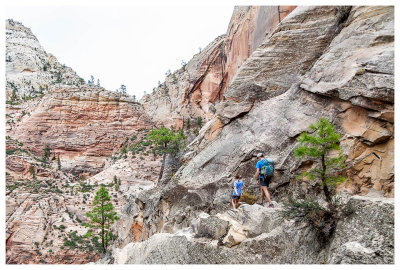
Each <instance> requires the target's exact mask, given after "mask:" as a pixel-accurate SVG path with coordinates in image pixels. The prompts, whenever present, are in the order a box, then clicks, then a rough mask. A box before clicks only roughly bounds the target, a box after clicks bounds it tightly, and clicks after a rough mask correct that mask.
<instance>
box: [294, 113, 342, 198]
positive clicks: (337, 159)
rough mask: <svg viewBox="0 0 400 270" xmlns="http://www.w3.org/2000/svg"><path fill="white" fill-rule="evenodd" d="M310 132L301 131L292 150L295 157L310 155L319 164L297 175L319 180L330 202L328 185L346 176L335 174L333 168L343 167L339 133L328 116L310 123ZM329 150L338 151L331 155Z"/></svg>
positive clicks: (334, 183) (339, 181) (332, 184)
mask: <svg viewBox="0 0 400 270" xmlns="http://www.w3.org/2000/svg"><path fill="white" fill-rule="evenodd" d="M309 128H310V130H311V132H310V133H308V132H303V133H302V134H301V135H300V136H299V138H298V139H297V140H298V142H299V143H300V145H299V146H298V147H297V148H296V149H295V150H294V154H295V156H296V157H311V158H316V159H319V160H320V164H319V166H317V167H315V168H313V169H311V170H309V171H306V172H304V173H303V174H301V175H300V176H299V177H300V178H308V179H310V180H315V179H317V180H318V181H320V183H321V185H322V187H323V191H324V195H325V198H326V200H327V202H328V203H331V202H332V196H331V194H330V193H329V189H328V186H335V185H337V184H339V183H343V182H344V181H346V177H342V176H338V175H336V174H335V169H337V168H343V167H344V156H343V154H342V152H341V147H340V137H341V136H340V134H339V133H336V132H335V126H334V125H333V124H331V123H330V122H329V119H328V118H321V119H320V120H319V121H318V122H317V123H315V124H312V125H310V127H309ZM331 150H336V151H340V154H338V155H335V156H332V155H330V152H331Z"/></svg>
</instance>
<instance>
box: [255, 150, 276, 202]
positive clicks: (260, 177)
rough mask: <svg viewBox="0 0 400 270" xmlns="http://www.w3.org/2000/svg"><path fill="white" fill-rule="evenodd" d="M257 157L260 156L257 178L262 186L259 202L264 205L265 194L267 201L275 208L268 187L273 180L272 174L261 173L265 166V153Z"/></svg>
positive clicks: (258, 156)
mask: <svg viewBox="0 0 400 270" xmlns="http://www.w3.org/2000/svg"><path fill="white" fill-rule="evenodd" d="M257 158H258V162H257V165H256V168H257V173H256V179H257V182H258V185H259V186H260V188H261V203H259V204H261V205H263V202H264V196H265V197H266V198H267V201H268V202H269V205H268V207H269V208H273V207H274V205H273V204H272V201H271V196H270V195H269V192H268V188H267V187H268V186H269V183H270V182H271V178H272V176H266V175H263V174H262V173H261V170H262V168H263V166H264V154H263V153H259V154H257Z"/></svg>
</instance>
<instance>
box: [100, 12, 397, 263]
mask: <svg viewBox="0 0 400 270" xmlns="http://www.w3.org/2000/svg"><path fill="white" fill-rule="evenodd" d="M393 22H394V9H393V7H390V6H385V7H379V6H374V7H346V6H341V7H334V6H323V7H322V6H317V7H314V6H308V7H297V8H296V9H295V10H294V11H293V12H292V13H291V14H290V15H288V16H287V17H286V18H285V19H284V20H283V21H282V22H281V23H280V24H279V25H278V26H277V28H276V29H275V30H274V31H273V32H272V33H271V34H270V35H269V36H268V37H267V38H266V39H265V40H264V41H263V42H262V44H261V45H260V46H259V47H258V48H257V49H256V50H255V51H254V52H253V53H252V54H251V55H250V57H249V58H248V59H246V60H245V61H244V63H243V64H242V65H241V66H240V68H239V69H238V71H237V73H236V75H235V76H234V79H233V81H232V83H231V84H230V86H229V88H228V89H227V91H226V92H225V94H224V99H223V100H222V101H221V102H220V103H219V104H217V105H216V106H215V110H216V112H215V114H214V115H213V116H212V118H211V119H210V121H208V122H207V124H206V125H205V126H204V127H203V128H202V129H201V130H200V134H199V136H197V138H195V139H194V141H193V142H192V143H191V144H190V145H189V146H188V147H187V149H186V151H185V155H184V157H183V162H184V164H183V165H182V167H181V168H180V169H179V170H178V172H177V173H176V174H175V175H174V176H173V177H172V179H171V180H170V182H169V183H167V184H166V185H165V186H163V188H162V189H157V190H149V191H146V192H143V193H140V194H138V195H137V196H136V199H135V200H134V201H131V202H130V205H131V207H134V208H135V209H136V211H135V212H134V213H132V214H131V215H127V217H126V218H127V219H128V220H132V219H133V220H134V221H135V220H138V219H139V220H140V221H141V224H142V230H141V235H145V237H144V238H140V240H144V239H146V238H147V237H150V238H149V240H148V241H145V242H143V243H138V244H129V247H128V246H127V247H126V249H117V248H123V246H117V247H116V249H115V250H114V253H113V257H112V258H111V259H110V261H108V262H112V261H113V260H114V262H120V263H144V262H148V263H155V262H159V263H165V262H170V263H172V262H175V263H176V261H175V259H177V258H179V257H176V256H172V257H168V254H167V253H168V252H165V253H164V251H160V252H161V253H160V254H158V253H157V252H156V251H154V249H153V248H152V246H153V243H157V245H162V246H163V247H165V248H166V249H167V248H168V246H169V245H171V246H174V245H173V241H174V240H175V237H176V240H177V241H178V242H179V241H180V242H181V241H183V242H185V241H187V245H186V244H185V245H184V250H185V252H189V251H190V252H194V251H193V250H203V249H204V252H207V254H211V253H212V254H214V255H215V256H216V257H214V256H211V257H209V259H210V260H209V261H208V260H205V261H203V260H201V259H199V260H200V261H199V262H202V263H206V262H208V263H221V262H224V263H226V262H227V261H226V258H230V257H231V255H232V254H233V253H235V252H236V251H237V252H239V251H240V250H241V248H243V250H246V248H245V244H243V246H242V244H239V246H238V247H235V249H230V248H229V243H228V244H227V245H225V244H224V243H225V242H223V245H224V248H223V249H214V248H215V246H214V245H216V244H217V243H219V240H220V239H219V240H218V239H217V238H213V239H214V242H211V243H209V242H207V241H205V242H201V240H196V239H195V238H196V237H194V236H193V235H196V229H195V228H194V227H193V226H194V225H193V222H195V220H197V219H198V218H201V216H202V214H201V213H202V212H205V213H207V214H209V215H212V216H215V215H217V216H218V215H220V213H223V212H224V211H227V209H228V208H230V207H231V205H230V200H231V197H230V194H231V192H232V178H233V176H234V175H235V174H237V173H239V174H240V175H241V176H242V177H243V179H244V181H245V183H246V185H247V186H252V185H254V184H255V180H254V173H255V164H256V162H257V160H256V154H257V153H259V152H263V153H264V154H265V155H266V156H268V157H271V158H273V159H274V161H275V167H276V172H275V177H274V180H273V182H272V184H271V186H270V188H269V190H270V192H271V195H272V198H273V200H274V201H281V200H284V199H285V198H287V197H288V196H289V195H294V196H296V197H302V196H303V197H304V194H314V195H316V196H319V197H320V198H321V200H322V199H323V195H322V191H321V187H320V186H319V185H318V184H316V183H313V182H309V181H299V180H296V178H295V176H296V175H297V174H299V173H301V172H302V171H303V170H304V169H306V168H310V167H312V166H313V164H314V162H315V161H313V160H301V159H297V158H295V157H294V155H293V150H294V148H295V147H296V145H297V137H298V136H299V135H300V134H301V133H302V132H304V131H306V130H307V129H308V126H309V125H310V124H312V123H315V122H316V121H317V120H318V119H320V118H321V117H327V118H329V119H330V121H331V122H332V123H334V124H335V125H336V127H337V129H338V131H339V132H340V133H341V134H342V138H341V146H342V148H343V151H344V155H345V157H346V159H347V160H346V162H347V164H349V167H348V169H347V170H346V171H345V174H346V175H347V178H348V180H347V181H346V182H345V183H344V184H342V185H341V186H339V187H338V188H337V190H335V188H334V187H330V190H331V192H333V193H335V192H337V193H338V194H340V195H341V196H345V197H346V196H349V197H350V198H351V197H353V196H358V195H363V196H367V197H368V199H365V198H364V197H363V199H361V200H366V204H365V205H369V206H367V207H366V208H364V206H363V207H362V208H363V209H361V208H359V212H357V219H358V218H362V216H363V215H364V214H365V215H367V214H366V212H365V211H367V209H368V207H373V208H374V209H377V211H378V212H379V214H378V216H379V217H381V216H382V217H383V216H386V213H387V211H390V210H389V209H390V208H391V203H390V204H387V205H386V204H385V205H381V204H380V203H378V204H377V205H376V206H373V205H374V203H375V202H377V201H378V200H382V201H385V200H386V199H385V197H388V198H392V197H394V162H393V158H394V148H393V143H394V121H393V113H394V107H393V105H394V72H393V71H394V62H393V59H394V57H393V55H394V46H393V41H394V23H393ZM371 153H375V154H377V156H378V157H379V158H377V157H376V156H374V155H369V154H371ZM367 155H369V156H368V157H367V158H364V157H366V156H367ZM253 192H258V191H257V188H255V189H254V190H253ZM357 200H358V199H357ZM381 207H382V208H381ZM378 209H379V210H378ZM241 211H245V210H243V209H242V210H240V209H239V212H241ZM251 212H252V211H249V213H251ZM227 213H228V214H229V213H230V211H227ZM245 216H246V218H251V217H252V214H248V215H245ZM390 216H391V214H389V216H387V217H390ZM236 221H238V222H244V221H243V219H241V218H238V219H237V220H236ZM210 222H211V221H210ZM348 222H350V223H351V220H344V221H343V225H340V226H339V224H338V227H337V231H336V233H335V235H334V236H333V238H332V239H333V240H332V242H330V243H329V244H328V245H327V246H318V245H317V244H316V242H315V239H314V240H312V241H310V242H308V243H309V244H304V245H303V246H302V247H301V248H302V250H303V251H304V254H307V256H305V257H299V258H297V259H293V258H292V259H291V258H290V256H288V257H285V256H283V257H282V253H285V252H290V250H291V244H289V242H288V243H287V244H283V246H280V247H276V250H279V252H278V253H277V254H276V257H274V255H270V256H271V257H270V258H269V259H267V258H264V257H263V256H266V255H265V254H266V250H265V249H262V248H261V249H257V248H255V246H254V248H255V249H254V252H255V254H253V256H252V258H260V260H258V259H255V260H253V261H249V262H252V263H260V262H262V263H267V261H276V262H279V263H326V262H328V263H335V262H339V263H340V262H343V263H371V260H372V261H375V262H378V261H379V263H393V256H392V255H393V246H392V245H391V244H389V245H388V246H386V247H385V248H384V249H385V252H384V254H383V253H382V252H380V249H381V248H380V247H378V246H376V245H375V242H374V241H375V240H373V239H378V238H379V239H381V237H383V238H384V239H385V240H384V241H383V242H387V243H393V227H392V225H390V224H393V217H392V216H391V217H390V218H389V220H386V221H385V222H384V221H383V220H381V219H379V221H378V222H382V223H383V222H384V223H385V224H386V225H387V226H386V225H385V226H386V227H385V228H386V229H382V230H380V232H379V233H378V234H382V236H377V235H375V234H374V235H375V236H374V237H373V238H371V237H370V236H368V235H361V234H359V235H358V238H357V237H356V238H357V239H356V238H354V239H353V237H350V236H349V235H347V233H348V232H349V230H348V229H349V228H350V227H351V225H350V223H348ZM356 223H357V224H364V222H361V221H357V222H356ZM218 224H219V223H218ZM221 224H222V225H221ZM221 224H220V225H218V226H217V225H215V226H217V227H216V228H215V230H216V231H217V232H218V230H220V229H218V228H229V226H227V227H226V225H223V224H225V223H224V222H222V223H221ZM236 224H237V223H235V222H231V227H230V228H231V230H236V231H237V225H236ZM204 226H206V225H204ZM207 226H208V225H207ZM207 226H206V228H209V227H207ZM210 226H211V225H210ZM220 226H222V227H220ZM277 228H280V229H282V227H279V226H278V227H277ZM247 229H248V228H247V227H246V229H243V230H247ZM287 229H288V228H287ZM221 230H222V229H221ZM283 230H284V231H285V229H283ZM289 230H290V229H289ZM217 232H214V231H213V234H214V233H216V234H218V233H217ZM264 232H265V233H266V235H264V236H263V237H261V236H259V237H256V238H252V237H251V236H249V235H247V236H245V237H243V238H240V237H242V236H238V237H239V239H242V240H240V241H243V239H249V238H251V239H249V241H250V242H251V245H256V246H257V247H261V246H263V245H265V246H269V245H270V244H271V242H270V241H272V240H271V238H269V237H273V235H274V234H272V233H273V232H272V231H271V230H267V229H266V230H265V231H264ZM303 232H304V231H303V230H300V231H299V232H298V234H296V236H292V237H294V238H296V239H298V241H302V240H300V239H302V237H303V236H302V233H303ZM242 234H243V232H242ZM244 234H245V233H244ZM245 235H246V234H245ZM346 235H347V236H346ZM383 235H384V236H383ZM220 236H221V235H220ZM228 236H229V233H228ZM228 236H226V235H225V234H224V233H222V238H224V237H225V238H224V240H223V241H228V240H229V237H228ZM309 236H310V237H315V234H311V235H309ZM193 237H194V238H193ZM232 237H233V239H236V238H235V235H234V234H233V235H232ZM134 238H135V237H132V239H134ZM178 238H179V240H178ZM274 239H275V238H274ZM217 240H218V241H217ZM275 240H276V239H275ZM275 240H274V241H275ZM153 241H155V242H153ZM164 241H165V242H164ZM199 241H200V242H201V243H202V244H201V245H200V246H198V242H199ZM240 241H239V243H240ZM296 241H297V240H296ZM307 241H308V240H307ZM228 242H229V241H228ZM383 242H382V243H383ZM164 243H168V244H166V245H165V246H164ZM185 243H186V242H185ZM207 243H208V244H210V245H211V246H212V248H211V249H210V247H209V246H208V244H207ZM243 243H244V242H243ZM274 243H276V242H274ZM235 245H236V244H235ZM226 246H227V247H228V248H225V247H226ZM265 246H263V247H265ZM299 248H300V247H299ZM161 250H163V249H161ZM130 252H132V253H130ZM139 252H150V254H153V255H154V257H153V256H152V257H139V258H138V257H136V259H134V257H130V256H131V255H130V254H132V256H134V255H136V256H137V255H138V253H139ZM182 252H184V251H182ZM214 252H215V253H214ZM220 252H222V253H223V254H221V253H220ZM326 252H328V253H326ZM200 253H202V252H200ZM231 253H232V254H231ZM378 253H379V254H380V255H376V256H375V255H374V256H373V258H374V259H371V257H370V256H369V255H368V254H378ZM157 254H158V255H157ZM235 254H236V253H235ZM285 254H286V253H285ZM356 254H358V255H356ZM314 255H315V256H314ZM118 256H122V257H118ZM157 256H161V257H162V258H166V259H165V260H162V259H160V260H158V259H157V258H160V257H157ZM163 256H167V257H163ZM232 256H233V255H232ZM254 256H255V257H254ZM310 256H311V257H310ZM320 256H321V257H320ZM360 256H361V257H360ZM381 256H388V257H386V258H385V259H383V260H380V258H381ZM341 257H343V258H342V259H341ZM378 257H379V258H378ZM168 258H169V259H168ZM190 258H191V259H193V257H190ZM194 258H196V259H198V258H197V257H196V256H195V255H194ZM302 258H303V259H302ZM306 258H309V259H310V260H308V259H306ZM180 259H181V260H182V262H186V263H189V261H190V260H189V261H187V260H186V259H185V258H183V257H182V258H179V260H180ZM264 259H265V260H264ZM246 262H247V261H246Z"/></svg>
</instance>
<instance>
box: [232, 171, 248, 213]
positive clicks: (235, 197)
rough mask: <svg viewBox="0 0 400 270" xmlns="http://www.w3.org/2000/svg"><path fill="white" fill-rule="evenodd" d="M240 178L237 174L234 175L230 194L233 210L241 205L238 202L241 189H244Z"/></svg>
mask: <svg viewBox="0 0 400 270" xmlns="http://www.w3.org/2000/svg"><path fill="white" fill-rule="evenodd" d="M239 178H240V176H239V175H238V174H237V175H235V182H234V184H233V188H234V190H233V193H232V206H233V208H234V209H236V208H238V207H239V205H241V202H239V199H240V196H241V195H242V188H245V187H246V186H245V185H244V183H243V181H242V180H240V179H239Z"/></svg>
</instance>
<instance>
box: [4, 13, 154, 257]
mask: <svg viewBox="0 0 400 270" xmlns="http://www.w3.org/2000/svg"><path fill="white" fill-rule="evenodd" d="M6 31H7V39H6V47H7V50H6V60H7V63H6V68H7V73H6V79H7V88H6V92H7V104H6V119H7V123H6V129H7V139H6V206H7V211H6V228H7V232H6V245H7V254H6V261H7V263H38V262H41V263H85V262H88V261H93V260H95V259H96V258H98V255H96V254H95V252H94V251H93V249H92V250H91V249H90V248H89V246H87V247H86V248H85V249H78V248H77V247H74V246H67V247H66V246H64V244H65V243H66V242H65V239H70V238H71V237H72V238H74V237H75V236H74V234H73V233H74V231H75V232H76V233H77V234H78V235H79V237H81V236H82V235H83V234H84V232H86V230H87V229H86V228H84V227H83V225H82V224H83V223H84V222H86V217H85V212H87V211H88V210H89V209H90V208H91V205H90V204H91V201H92V200H93V196H92V195H93V194H92V193H93V192H94V191H95V190H96V189H97V187H98V185H99V184H101V183H104V184H107V185H112V182H113V177H114V176H117V177H118V178H119V180H120V182H121V184H120V185H119V190H118V191H116V190H115V191H113V192H112V196H113V200H114V201H113V202H114V204H117V211H118V212H119V211H120V206H122V205H124V204H125V203H126V200H127V198H128V196H129V194H130V193H131V192H137V191H138V190H143V189H149V188H152V187H154V186H155V182H156V180H157V175H158V173H159V171H158V167H159V164H160V159H159V158H154V157H151V156H149V155H148V154H147V153H146V154H144V153H142V154H139V155H138V156H134V155H132V154H131V152H129V153H128V154H127V155H122V154H120V149H121V147H122V146H123V145H124V146H126V147H128V146H129V145H130V144H132V143H133V142H134V141H140V140H142V139H143V138H144V137H145V136H146V135H147V130H149V129H151V128H152V127H153V122H152V120H151V118H150V117H149V116H148V115H146V113H145V112H144V111H143V108H142V106H141V105H140V104H138V103H137V102H134V101H133V100H132V99H131V98H129V97H126V96H123V95H120V94H117V93H114V92H110V91H107V90H105V89H103V88H101V87H97V86H91V85H87V84H85V83H84V82H83V81H82V80H81V79H80V78H79V77H78V76H77V75H76V74H75V72H73V71H72V69H70V68H67V67H65V66H63V65H61V64H59V63H58V61H57V59H56V58H55V57H53V56H51V55H50V54H48V53H46V52H45V51H44V50H43V49H42V47H41V46H40V44H39V42H38V40H37V38H36V37H35V36H34V35H33V34H32V32H31V31H30V29H29V28H26V27H24V26H23V25H22V24H20V23H18V22H15V21H13V20H8V21H7V22H6ZM13 95H14V96H13ZM133 138H135V139H133ZM46 146H48V147H49V149H50V156H49V161H48V162H43V155H44V150H45V148H46ZM141 149H142V148H141ZM143 151H145V147H143ZM112 156H113V157H112ZM33 174H34V175H33ZM111 189H113V188H111ZM60 228H62V229H60ZM32 235H34V236H33V237H31V236H32ZM79 237H78V238H77V239H78V240H79V241H83V240H82V239H81V238H79ZM75 238H76V237H75ZM78 240H76V239H75V240H74V241H78ZM71 243H72V242H71Z"/></svg>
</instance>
